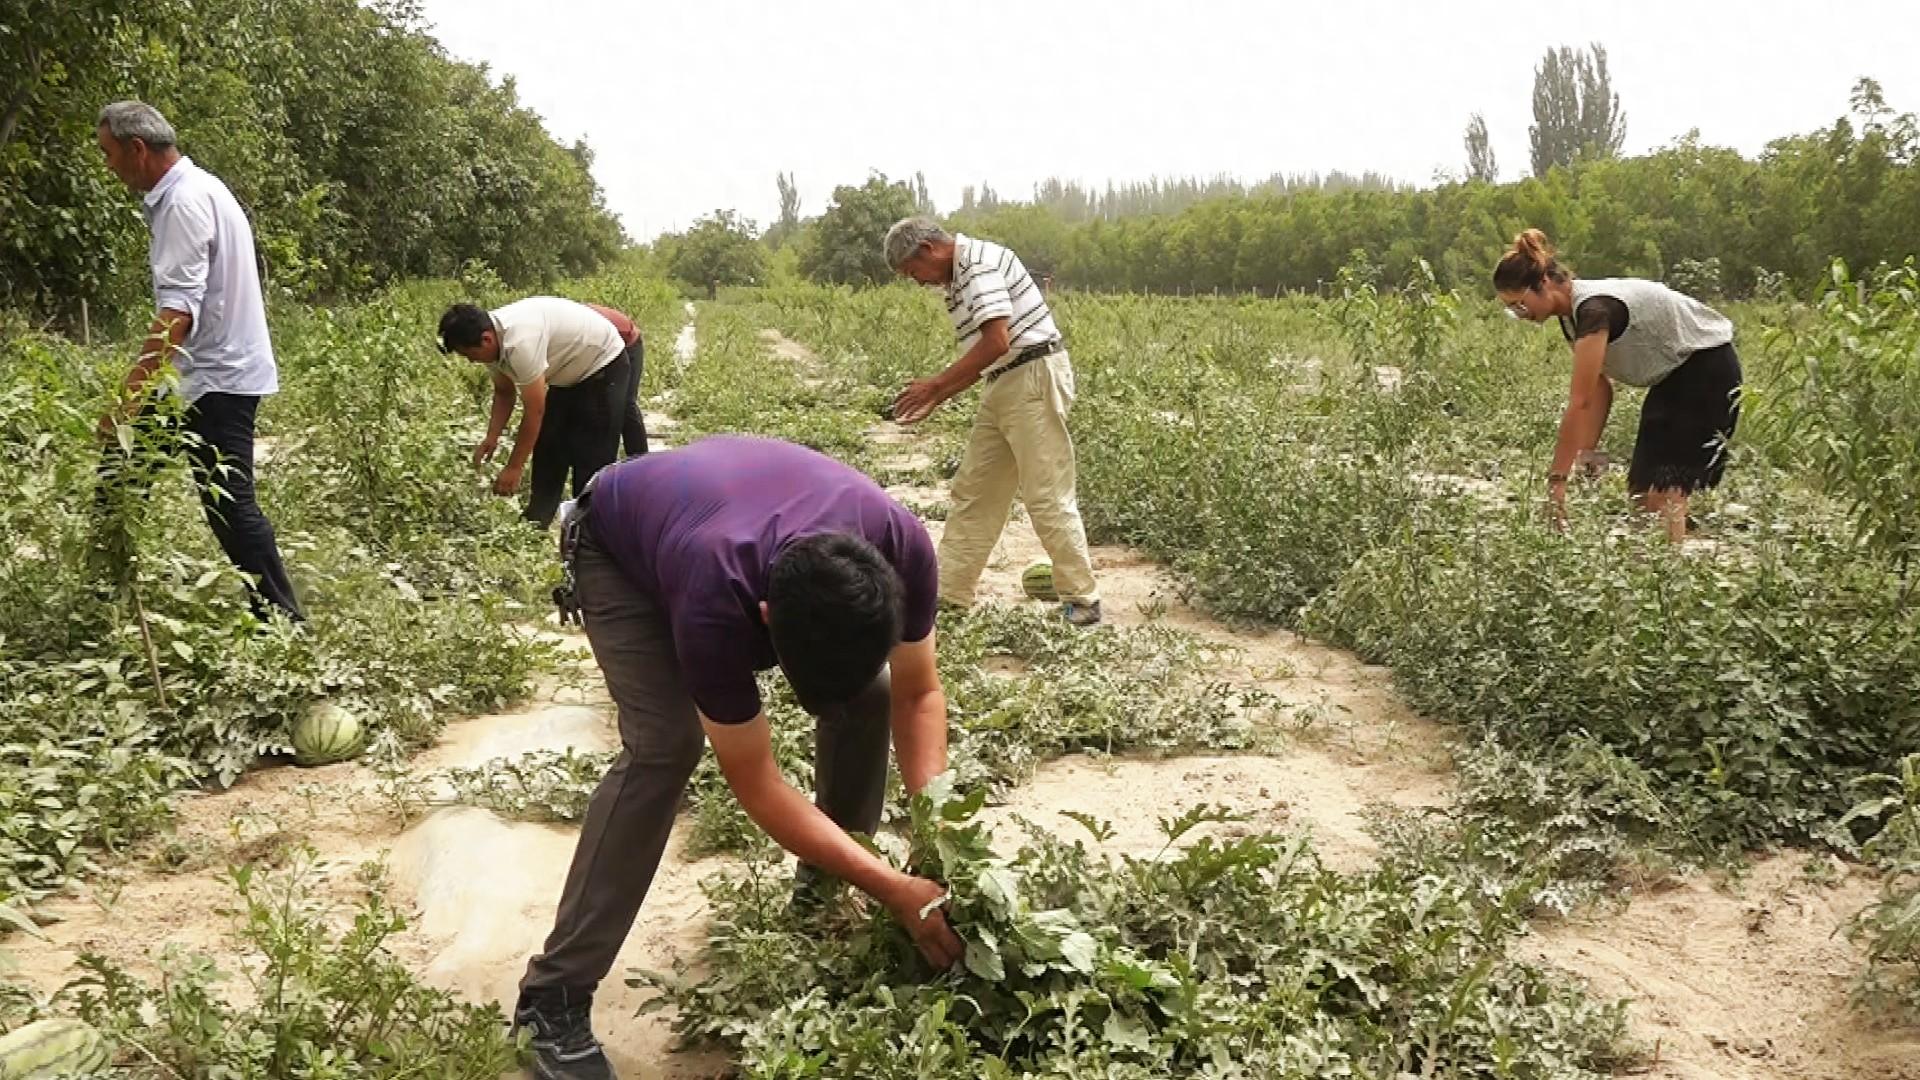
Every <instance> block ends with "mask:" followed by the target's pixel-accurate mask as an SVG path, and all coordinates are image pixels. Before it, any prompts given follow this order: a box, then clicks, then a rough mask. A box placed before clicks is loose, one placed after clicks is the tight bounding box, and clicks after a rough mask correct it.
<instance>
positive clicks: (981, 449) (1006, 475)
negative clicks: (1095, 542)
mask: <svg viewBox="0 0 1920 1080" xmlns="http://www.w3.org/2000/svg"><path fill="white" fill-rule="evenodd" d="M1072 408H1073V365H1072V363H1071V362H1070V361H1069V360H1068V358H1067V354H1066V353H1064V352H1058V353H1054V354H1053V355H1052V356H1049V357H1047V358H1046V359H1044V360H1035V361H1032V362H1031V363H1028V364H1025V365H1023V366H1021V367H1019V368H1016V369H1015V370H1013V371H1010V372H1008V373H1007V374H1005V375H1002V376H1001V377H999V378H997V379H994V380H992V381H991V382H988V383H986V384H985V388H984V389H983V390H982V391H981V393H980V408H979V411H978V412H976V413H975V414H974V417H973V430H972V431H971V432H970V433H969V434H968V436H967V449H966V453H965V454H964V455H962V456H961V458H960V470H959V472H957V473H955V474H954V477H953V490H952V502H953V506H952V509H950V510H949V511H948V512H947V524H946V530H945V531H944V532H943V533H941V536H940V599H942V600H944V601H946V602H947V603H950V604H958V605H961V606H966V605H969V604H971V603H972V602H973V590H974V586H976V585H977V584H979V581H980V573H981V571H982V570H984V569H986V565H987V557H988V556H989V555H991V554H992V553H993V545H994V544H995V543H996V542H997V541H998V540H999V539H1000V533H1001V532H1002V531H1003V530H1004V529H1005V528H1006V527H1007V514H1008V513H1009V512H1010V511H1011V510H1012V509H1013V497H1014V496H1015V495H1016V494H1017V495H1019V496H1020V501H1021V502H1023V503H1025V504H1026V507H1027V516H1028V517H1030V518H1031V519H1032V520H1033V531H1034V533H1035V534H1036V535H1038V536H1039V538H1040V546H1041V547H1043V548H1045V549H1046V551H1047V558H1049V559H1050V560H1052V562H1053V583H1054V587H1055V588H1056V589H1057V590H1058V591H1059V593H1060V598H1061V599H1062V600H1071V601H1074V602H1076V603H1092V602H1093V601H1095V600H1098V599H1099V598H1100V592H1099V587H1098V586H1097V585H1096V584H1095V583H1094V580H1093V561H1092V560H1091V559H1090V558H1089V557H1088V555H1087V530H1086V526H1085V525H1083V524H1081V521H1080V502H1079V499H1078V498H1077V497H1076V496H1075V494H1074V483H1075V470H1074V458H1073V437H1072V436H1071V435H1069V434H1068V433H1067V413H1068V411H1069V410H1071V409H1072Z"/></svg>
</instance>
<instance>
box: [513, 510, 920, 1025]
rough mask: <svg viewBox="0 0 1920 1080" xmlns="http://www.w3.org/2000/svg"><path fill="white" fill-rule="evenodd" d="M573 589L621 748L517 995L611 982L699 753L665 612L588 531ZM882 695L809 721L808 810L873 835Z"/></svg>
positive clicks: (882, 759)
mask: <svg viewBox="0 0 1920 1080" xmlns="http://www.w3.org/2000/svg"><path fill="white" fill-rule="evenodd" d="M574 582H575V591H576V593H577V594H578V597H579V601H580V608H581V611H582V613H583V614H584V615H585V617H586V624H587V625H586V629H587V640H588V642H589V643H590V644H591V645H592V646H593V658H594V660H595V661H596V662H598V663H599V665H600V670H601V672H602V673H603V674H604V675H605V676H606V680H607V689H608V690H609V691H610V692H611V694H612V695H613V700H614V704H615V705H617V706H618V707H619V714H620V743H621V750H620V756H619V757H618V758H616V759H615V760H614V763H613V767H612V768H610V769H608V770H607V775H606V777H605V778H604V779H603V780H601V781H600V786H599V788H597V789H596V790H595V791H594V793H593V800H592V801H591V802H590V803H589V804H588V805H587V816H586V821H585V823H584V824H583V825H582V827H581V830H580V843H579V846H578V847H576V848H575V849H574V853H573V865H572V867H571V868H570V869H568V871H567V883H566V886H565V888H564V889H563V890H562V892H561V894H560V910H559V914H558V915H557V916H556V917H555V919H554V925H553V932H552V933H551V934H549V935H548V936H547V942H546V946H545V948H544V949H543V950H542V951H541V952H540V954H539V955H537V956H535V957H534V958H533V959H532V960H531V961H530V962H529V963H528V964H527V973H526V976H525V977H524V978H523V979H522V980H521V982H520V988H521V991H522V992H523V993H524V992H526V991H528V990H534V989H542V990H545V989H561V988H564V989H567V990H572V991H583V992H587V993H591V992H592V990H593V988H594V987H596V986H598V985H599V983H600V981H601V980H602V979H604V978H606V977H607V973H608V972H609V971H611V970H612V968H613V963H614V958H615V956H616V955H617V954H618V953H619V952H620V946H621V945H622V944H624V943H625V942H626V939H627V934H628V932H629V931H631V930H632V929H633V920H634V918H635V917H636V916H638V915H639V913H640V904H641V902H642V901H644V900H645V899H646V898H647V889H648V888H649V887H650V886H652V884H653V875H654V871H655V870H657V869H658V868H659V866H660V857H661V854H662V853H663V852H664V851H665V850H666V847H667V836H668V834H669V833H671V832H672V831H673V819H674V815H675V814H676V813H677V812H678V811H679V809H680V803H681V799H682V797H683V796H684V795H685V793H686V788H687V781H688V779H690V778H691V777H692V776H693V770H694V767H695V766H697V765H698V764H699V763H700V755H701V754H702V753H703V752H704V751H705V748H706V736H705V734H704V733H703V732H702V731H701V730H700V718H699V715H698V714H697V713H696V712H695V710H694V705H693V699H692V698H690V697H688V696H687V690H686V686H685V684H684V681H683V680H682V679H681V676H680V662H679V660H678V659H677V658H676V657H675V655H674V650H673V635H672V632H671V631H670V630H669V628H668V625H667V619H666V613H665V612H664V611H662V610H661V608H660V606H659V605H658V604H657V603H656V602H655V601H654V600H653V598H652V597H651V596H649V595H648V594H646V593H645V592H643V591H641V590H640V589H639V588H637V587H635V586H634V584H633V583H632V582H631V581H629V580H628V579H627V577H626V575H625V574H623V573H621V571H620V569H619V568H618V567H617V566H615V565H614V563H613V560H612V558H611V557H610V556H609V555H608V554H607V552H606V549H605V548H603V547H601V546H600V544H599V542H598V541H597V540H596V539H595V537H594V535H593V528H592V525H591V523H589V525H588V526H587V527H586V528H584V529H582V530H581V535H580V546H579V550H578V551H577V553H576V554H575V557H574ZM890 696H891V694H890V686H889V679H888V673H887V671H886V670H885V669H882V670H881V672H880V676H879V678H877V679H875V680H874V682H873V683H872V684H871V685H870V686H868V687H867V689H866V690H864V691H862V692H861V693H860V696H859V697H857V698H855V699H854V700H853V701H852V702H850V703H848V704H847V705H845V706H841V707H836V708H833V709H829V710H826V711H825V712H823V713H822V714H821V715H819V716H817V717H815V728H814V731H815V734H816V738H817V747H818V750H817V753H816V756H815V759H814V790H815V791H816V792H817V793H818V794H817V796H816V803H817V805H818V806H819V807H820V809H821V810H823V811H825V812H826V814H827V816H828V817H830V818H832V819H833V821H834V822H835V823H836V824H838V825H839V826H840V827H841V828H843V829H846V830H847V831H849V832H865V833H871V832H873V831H874V830H875V829H876V828H878V827H879V824H880V811H881V807H882V805H883V803H884V802H885V800H886V786H887V752H888V750H889V748H890V734H891V732H890V729H889V727H888V719H889V712H890ZM807 869H811V868H807Z"/></svg>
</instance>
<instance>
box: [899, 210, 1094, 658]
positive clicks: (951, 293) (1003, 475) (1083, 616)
mask: <svg viewBox="0 0 1920 1080" xmlns="http://www.w3.org/2000/svg"><path fill="white" fill-rule="evenodd" d="M886 256H887V265H888V266H891V267H893V269H894V270H895V271H897V272H899V273H901V274H904V275H906V276H907V277H910V278H912V279H913V280H915V281H917V282H919V283H920V284H922V285H929V286H940V287H941V288H943V289H945V290H946V298H947V314H948V316H949V317H950V318H952V320H953V328H954V333H955V334H956V335H957V336H958V337H959V339H960V345H961V349H962V352H961V355H960V359H958V360H956V361H954V362H953V363H952V364H951V365H949V366H948V367H947V369H946V370H945V371H942V372H941V373H940V374H938V375H935V376H933V377H932V378H928V379H916V380H914V381H913V382H912V383H911V384H910V385H908V387H907V388H906V389H905V390H903V391H901V393H900V396H899V397H897V398H895V399H894V403H893V418H894V419H895V420H897V421H899V422H900V423H903V424H914V423H918V422H920V421H921V420H924V419H926V418H927V417H928V416H930V415H931V414H932V413H933V410H935V409H937V408H939V407H940V403H941V402H944V401H946V400H947V399H948V398H950V397H953V396H954V395H956V394H958V393H960V392H961V391H963V390H965V389H966V388H967V387H969V386H972V385H973V384H974V383H975V382H977V381H979V380H982V379H984V380H986V384H987V385H986V389H984V390H983V391H981V393H980V406H979V409H978V411H977V412H976V413H975V414H974V419H973V430H972V431H971V433H970V434H969V435H968V437H967V449H966V453H965V454H964V455H963V456H962V457H961V459H960V470H959V471H958V472H957V473H955V474H954V477H953V488H952V500H953V507H952V509H951V510H950V511H948V513H947V524H946V530H945V532H943V533H942V534H941V537H940V599H941V600H942V601H943V602H945V603H948V604H956V605H959V606H962V607H965V606H967V605H970V604H971V603H972V602H973V590H974V586H975V585H976V584H978V582H979V580H980V572H981V571H982V570H984V569H985V568H986V565H987V557H988V556H989V555H991V554H992V553H993V545H994V544H995V542H997V541H998V540H999V539H1000V533H1001V531H1002V530H1003V529H1005V528H1006V525H1007V514H1008V512H1009V511H1010V510H1011V509H1012V508H1013V497H1014V495H1015V494H1018V495H1019V496H1020V498H1021V501H1023V502H1025V503H1026V506H1027V515H1028V516H1029V517H1030V518H1032V519H1033V530H1034V532H1035V533H1036V534H1038V536H1039V537H1040V545H1041V546H1042V547H1044V548H1046V551H1047V557H1048V558H1049V559H1051V560H1053V581H1054V587H1055V588H1056V589H1057V590H1058V591H1059V593H1060V599H1061V601H1062V607H1061V612H1062V614H1063V615H1065V617H1066V619H1067V621H1068V622H1070V623H1073V624H1074V625H1076V626H1091V625H1093V624H1094V623H1097V622H1099V621H1100V594H1099V587H1098V586H1097V585H1096V584H1095V582H1094V579H1093V562H1092V560H1091V559H1090V558H1089V557H1088V555H1087V530H1086V527H1085V526H1084V525H1083V524H1082V523H1081V521H1080V503H1079V500H1078V498H1077V497H1076V496H1075V494H1074V482H1075V478H1074V457H1073V438H1072V436H1071V435H1069V434H1068V432H1067V412H1068V410H1069V409H1071V408H1072V406H1073V366H1072V364H1071V363H1070V362H1069V361H1068V359H1067V350H1066V348H1065V347H1064V346H1063V345H1062V344H1061V342H1060V330H1059V328H1058V327H1056V326H1055V325H1054V322H1053V313H1052V312H1051V311H1050V310H1048V308H1047V302H1046V300H1045V299H1044V298H1043V297H1042V296H1041V294H1040V286H1039V284H1038V283H1036V282H1035V281H1034V280H1033V278H1032V277H1031V276H1030V275H1029V274H1028V273H1027V268H1026V267H1025V266H1024V265H1022V264H1021V262H1020V258H1019V256H1017V255H1015V254H1014V253H1013V252H1011V251H1008V250H1007V249H1006V248H1004V247H1001V246H1000V245H999V244H995V243H991V242H989V241H986V240H979V239H975V238H974V237H971V236H966V235H962V234H949V233H948V232H947V231H946V230H945V229H943V228H941V227H940V226H939V225H938V224H936V223H935V222H933V221H932V220H930V219H928V218H924V217H910V218H907V219H905V220H903V221H900V222H898V223H896V224H895V225H894V226H893V228H892V229H890V230H888V231H887V240H886Z"/></svg>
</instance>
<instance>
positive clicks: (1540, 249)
mask: <svg viewBox="0 0 1920 1080" xmlns="http://www.w3.org/2000/svg"><path fill="white" fill-rule="evenodd" d="M1513 250H1514V251H1516V252H1518V253H1519V254H1520V256H1521V257H1522V258H1524V259H1526V260H1527V262H1529V263H1531V264H1532V265H1534V266H1536V267H1539V268H1540V269H1542V270H1545V269H1548V268H1549V267H1551V266H1552V265H1553V254H1554V252H1553V243H1552V241H1549V240H1548V239H1547V234H1546V233H1544V232H1541V231H1540V230H1539V229H1522V230H1521V232H1520V235H1518V236H1516V237H1514V238H1513Z"/></svg>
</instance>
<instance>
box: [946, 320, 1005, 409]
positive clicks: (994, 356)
mask: <svg viewBox="0 0 1920 1080" xmlns="http://www.w3.org/2000/svg"><path fill="white" fill-rule="evenodd" d="M1005 355H1007V343H1006V341H1005V340H1004V339H993V338H989V337H988V336H987V335H985V334H982V335H980V339H979V340H978V341H975V342H974V343H973V347H972V348H970V349H968V350H967V351H966V352H965V353H962V354H961V356H960V359H958V360H955V361H954V362H953V363H952V364H950V365H948V367H947V369H946V370H945V371H943V372H941V373H940V374H939V375H938V376H936V377H937V378H938V379H939V380H940V382H941V383H942V384H944V386H945V388H946V389H948V390H950V391H952V393H954V394H957V393H959V392H960V391H962V390H965V389H966V388H967V387H969V386H972V385H973V384H974V383H976V382H978V381H980V373H981V372H983V371H985V370H987V369H988V368H990V367H992V366H993V363H994V361H996V360H998V359H1000V358H1001V357H1003V356H1005ZM949 396H951V395H949Z"/></svg>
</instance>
